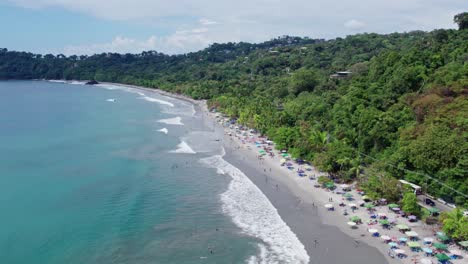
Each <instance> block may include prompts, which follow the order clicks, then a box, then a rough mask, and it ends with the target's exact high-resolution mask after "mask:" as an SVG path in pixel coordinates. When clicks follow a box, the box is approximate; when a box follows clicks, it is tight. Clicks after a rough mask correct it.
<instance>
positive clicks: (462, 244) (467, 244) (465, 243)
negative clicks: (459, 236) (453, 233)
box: [458, 240, 468, 247]
mask: <svg viewBox="0 0 468 264" xmlns="http://www.w3.org/2000/svg"><path fill="white" fill-rule="evenodd" d="M458 244H460V246H462V247H468V240H467V241H462V242H458Z"/></svg>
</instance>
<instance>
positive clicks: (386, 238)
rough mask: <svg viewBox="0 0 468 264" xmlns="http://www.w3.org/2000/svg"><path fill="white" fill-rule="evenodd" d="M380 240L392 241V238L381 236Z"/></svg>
mask: <svg viewBox="0 0 468 264" xmlns="http://www.w3.org/2000/svg"><path fill="white" fill-rule="evenodd" d="M380 238H382V239H383V240H390V239H391V238H390V237H389V236H387V235H383V236H381V237H380Z"/></svg>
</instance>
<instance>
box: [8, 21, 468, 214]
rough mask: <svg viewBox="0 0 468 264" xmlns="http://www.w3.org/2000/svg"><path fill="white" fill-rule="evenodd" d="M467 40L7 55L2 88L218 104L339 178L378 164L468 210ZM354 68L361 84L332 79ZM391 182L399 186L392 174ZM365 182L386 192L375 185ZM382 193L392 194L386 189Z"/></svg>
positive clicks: (397, 37) (456, 36) (411, 36)
mask: <svg viewBox="0 0 468 264" xmlns="http://www.w3.org/2000/svg"><path fill="white" fill-rule="evenodd" d="M465 18H466V13H464V15H459V16H457V17H456V18H455V21H456V22H457V23H459V25H461V26H460V28H461V29H462V28H463V25H464V24H463V23H464V21H465ZM467 39H468V30H444V29H440V30H435V31H432V32H423V31H413V32H408V33H392V34H387V35H379V34H357V35H353V36H347V37H346V38H337V39H332V40H326V41H325V40H321V39H308V38H298V37H280V38H275V39H272V40H270V41H267V42H264V43H258V44H249V43H242V42H241V43H226V44H213V45H211V46H210V47H208V48H206V49H204V50H201V51H198V52H191V53H187V54H182V55H166V54H162V53H158V52H155V51H146V52H142V53H140V54H115V53H103V54H96V55H92V56H79V57H78V56H70V57H65V56H63V55H57V56H54V55H50V54H48V55H44V56H42V55H36V54H32V53H26V52H15V51H8V50H6V49H0V79H77V80H86V79H96V80H97V81H108V82H119V83H126V84H134V85H141V86H145V87H152V88H159V89H162V90H165V91H169V92H173V93H178V94H185V95H188V96H191V97H193V98H196V99H208V103H209V105H210V106H215V107H217V108H218V109H219V110H220V111H221V112H223V113H225V114H227V115H228V116H230V117H233V118H238V121H239V122H240V123H242V124H245V125H248V126H250V127H252V128H256V129H258V130H259V131H260V132H261V133H262V134H265V135H266V136H269V137H270V138H272V139H273V140H274V141H275V142H276V143H277V144H278V147H279V148H284V149H288V151H289V152H290V153H291V154H292V155H293V156H294V157H301V158H303V159H306V160H309V161H312V162H313V163H314V165H316V166H317V167H318V168H319V169H320V170H322V171H325V172H329V173H330V174H331V175H332V176H333V177H335V178H338V179H339V180H342V181H348V180H351V179H354V178H356V177H358V178H359V177H361V176H362V172H363V170H364V167H375V168H379V171H378V173H375V174H376V175H380V174H385V175H391V176H392V177H395V178H406V179H408V180H410V181H412V182H414V183H416V184H420V185H423V186H427V190H428V192H429V193H431V194H433V195H436V196H438V197H443V198H444V199H445V200H447V201H449V202H455V203H457V204H458V205H464V204H467V203H468V202H467V200H466V198H465V196H463V195H462V194H466V193H468V178H467V177H466V175H468V159H467V158H466V157H467V156H468V153H466V152H467V150H468V145H467V144H468V143H467V142H468V140H467V135H468V134H467V129H468V122H467V120H468V116H467V115H468V100H467V94H468V77H467V76H468V42H467V41H466V40H467ZM342 70H350V71H352V72H353V75H352V76H351V77H350V78H346V79H335V78H333V79H331V78H329V76H330V75H331V74H333V73H335V72H336V71H342ZM369 156H370V157H372V158H367V157H369ZM364 157H366V158H364ZM405 170H411V171H415V172H417V173H411V174H410V173H407V172H406V171H405ZM424 174H427V175H430V176H431V177H434V179H436V180H437V181H434V180H430V179H428V178H427V177H424V176H422V175H424ZM378 177H381V176H378ZM382 177H385V178H382V179H381V180H382V181H388V182H390V184H393V182H392V181H391V180H390V179H391V178H390V176H382ZM364 180H369V181H370V183H369V186H374V185H375V181H376V179H374V178H371V177H364ZM440 183H443V184H444V185H441V184H440ZM363 184H364V183H363ZM390 186H393V187H391V188H389V190H388V191H390V195H388V197H389V198H388V199H389V200H397V198H396V192H394V190H397V189H398V188H396V187H394V185H390ZM376 188H377V189H378V188H380V189H379V191H376V195H378V196H383V195H384V194H383V192H384V191H383V190H386V189H385V188H384V186H380V187H379V186H377V185H376ZM369 189H370V187H369ZM454 190H455V191H454ZM383 197H385V196H383Z"/></svg>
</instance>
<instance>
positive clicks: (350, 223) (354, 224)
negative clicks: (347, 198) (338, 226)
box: [348, 222, 356, 227]
mask: <svg viewBox="0 0 468 264" xmlns="http://www.w3.org/2000/svg"><path fill="white" fill-rule="evenodd" d="M348 225H349V226H351V227H353V226H356V223H354V222H348Z"/></svg>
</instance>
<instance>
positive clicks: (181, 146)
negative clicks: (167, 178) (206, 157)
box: [171, 141, 196, 154]
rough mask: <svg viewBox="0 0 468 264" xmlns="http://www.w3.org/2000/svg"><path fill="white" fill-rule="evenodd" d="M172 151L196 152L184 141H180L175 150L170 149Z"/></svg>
mask: <svg viewBox="0 0 468 264" xmlns="http://www.w3.org/2000/svg"><path fill="white" fill-rule="evenodd" d="M171 152H172V153H185V154H196V152H195V151H193V149H192V148H191V147H190V146H189V145H188V144H187V143H186V142H185V141H182V142H180V144H179V145H177V149H176V150H172V151H171Z"/></svg>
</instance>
